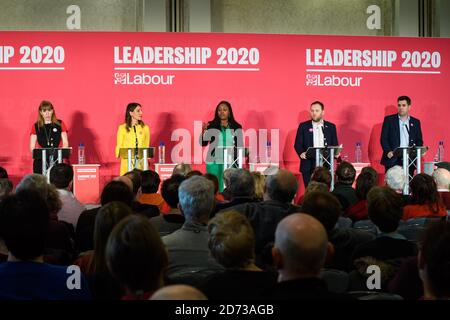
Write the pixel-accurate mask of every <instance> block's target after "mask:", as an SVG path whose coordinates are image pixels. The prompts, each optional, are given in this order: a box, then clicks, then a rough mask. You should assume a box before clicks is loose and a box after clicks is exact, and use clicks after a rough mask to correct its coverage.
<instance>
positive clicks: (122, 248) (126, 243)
mask: <svg viewBox="0 0 450 320" xmlns="http://www.w3.org/2000/svg"><path fill="white" fill-rule="evenodd" d="M106 262H107V265H108V269H109V271H110V272H111V274H112V275H113V276H114V277H115V278H116V279H117V280H118V281H119V282H120V283H121V284H122V285H123V286H125V287H126V288H127V289H128V290H129V291H130V292H131V293H132V294H133V295H136V296H138V297H142V295H143V294H144V293H145V292H151V291H155V290H157V289H158V288H160V287H161V285H162V279H163V275H164V272H165V269H166V268H167V264H168V258H167V252H166V249H165V247H164V244H163V242H162V240H161V237H160V236H159V234H158V232H156V230H155V229H154V228H153V227H152V225H151V223H150V221H149V220H148V219H147V218H144V217H140V216H137V215H132V216H129V217H127V218H125V219H123V220H122V221H121V222H119V223H118V224H117V225H116V226H115V227H114V229H113V230H112V232H111V235H110V236H109V238H108V242H107V245H106Z"/></svg>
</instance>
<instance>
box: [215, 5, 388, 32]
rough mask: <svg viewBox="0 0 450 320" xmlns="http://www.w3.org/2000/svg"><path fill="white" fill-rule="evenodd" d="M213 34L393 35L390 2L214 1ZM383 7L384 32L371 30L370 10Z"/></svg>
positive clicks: (382, 28)
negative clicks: (368, 12) (371, 7)
mask: <svg viewBox="0 0 450 320" xmlns="http://www.w3.org/2000/svg"><path fill="white" fill-rule="evenodd" d="M211 4H212V5H211V7H212V8H211V12H212V31H216V32H257V33H292V34H340V35H343V34H348V35H350V34H351V35H392V33H393V31H392V30H393V26H392V21H393V9H394V7H393V1H391V0H283V1H273V0H212V1H211ZM372 4H375V5H378V6H379V7H380V8H381V15H382V24H381V30H369V29H368V28H367V26H366V20H367V18H368V17H369V15H368V14H367V13H366V10H367V7H368V6H370V5H372Z"/></svg>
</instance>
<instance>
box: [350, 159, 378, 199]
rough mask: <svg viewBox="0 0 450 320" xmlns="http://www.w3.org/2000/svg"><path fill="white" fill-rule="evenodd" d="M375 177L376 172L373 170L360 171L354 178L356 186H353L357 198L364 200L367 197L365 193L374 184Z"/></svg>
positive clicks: (375, 181)
mask: <svg viewBox="0 0 450 320" xmlns="http://www.w3.org/2000/svg"><path fill="white" fill-rule="evenodd" d="M368 168H369V167H368ZM364 169H366V168H364ZM371 169H372V168H371ZM372 170H373V169H372ZM377 178H378V174H377V172H376V171H375V170H373V171H369V170H366V171H361V173H360V174H359V176H358V178H357V179H356V188H355V189H356V195H357V196H358V199H359V200H365V199H366V198H367V193H368V192H369V191H370V189H372V188H373V187H374V186H376V184H377Z"/></svg>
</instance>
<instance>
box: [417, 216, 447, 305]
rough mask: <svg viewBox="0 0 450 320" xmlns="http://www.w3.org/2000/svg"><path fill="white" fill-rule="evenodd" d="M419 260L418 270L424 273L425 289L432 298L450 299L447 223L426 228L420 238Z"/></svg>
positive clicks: (433, 224) (436, 223) (434, 224)
mask: <svg viewBox="0 0 450 320" xmlns="http://www.w3.org/2000/svg"><path fill="white" fill-rule="evenodd" d="M419 258H420V259H419V269H421V270H420V271H421V273H426V275H425V279H426V281H427V282H428V283H427V286H426V287H428V288H429V289H430V291H431V293H432V295H433V296H434V298H437V299H444V298H446V299H448V298H450V224H449V223H448V222H447V221H439V222H435V223H431V224H430V225H429V226H428V228H427V230H426V231H425V233H424V234H423V237H422V241H421V246H420V255H419ZM422 278H424V277H422Z"/></svg>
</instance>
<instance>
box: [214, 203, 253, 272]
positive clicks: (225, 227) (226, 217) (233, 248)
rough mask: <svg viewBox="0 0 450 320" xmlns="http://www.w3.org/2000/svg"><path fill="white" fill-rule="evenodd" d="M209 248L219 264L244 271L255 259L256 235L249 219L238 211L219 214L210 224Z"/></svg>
mask: <svg viewBox="0 0 450 320" xmlns="http://www.w3.org/2000/svg"><path fill="white" fill-rule="evenodd" d="M208 231H209V241H208V247H209V250H210V251H211V255H212V256H213V257H214V259H216V261H217V262H218V263H220V264H221V265H222V266H224V267H225V268H228V269H242V268H245V267H247V266H248V265H250V264H252V263H253V262H254V259H255V254H254V250H255V234H254V232H253V228H252V226H251V225H250V223H249V222H248V220H247V218H246V217H245V216H244V215H242V214H240V213H239V212H237V211H226V212H223V213H219V214H217V215H216V216H215V217H214V218H213V219H211V220H210V221H209V224H208Z"/></svg>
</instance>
